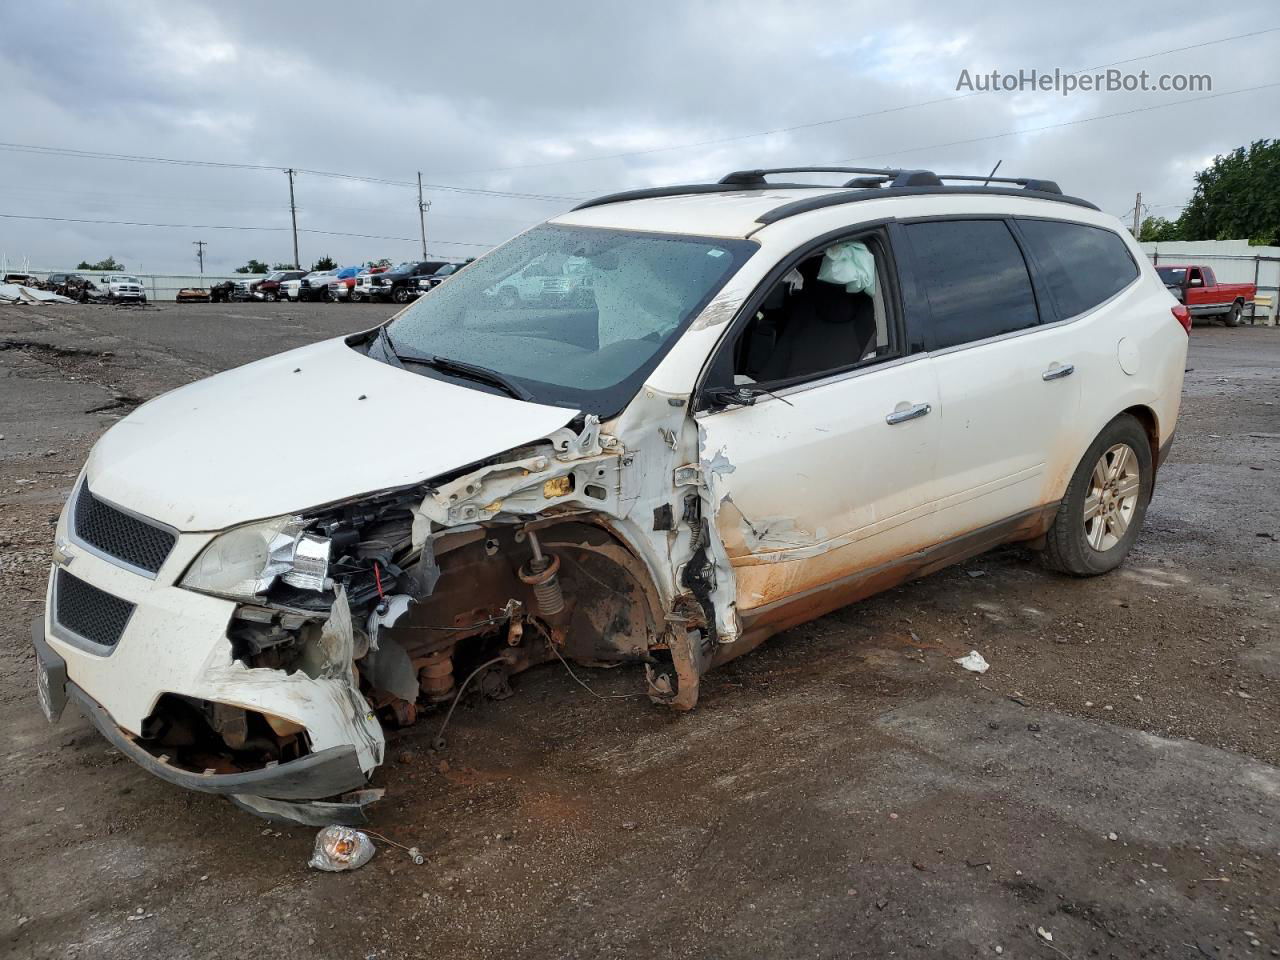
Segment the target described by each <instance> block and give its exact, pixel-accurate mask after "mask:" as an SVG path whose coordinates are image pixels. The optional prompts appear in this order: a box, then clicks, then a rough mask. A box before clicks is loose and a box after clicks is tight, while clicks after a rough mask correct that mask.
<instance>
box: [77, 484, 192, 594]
mask: <svg viewBox="0 0 1280 960" xmlns="http://www.w3.org/2000/svg"><path fill="white" fill-rule="evenodd" d="M72 523H73V527H74V529H75V532H76V536H77V537H78V538H79V539H81V540H83V541H84V542H85V543H87V544H89V546H91V547H96V548H97V549H99V550H101V551H102V552H103V553H105V554H108V555H109V556H112V557H115V558H116V559H118V560H123V561H124V562H125V563H127V564H129V565H130V566H133V567H138V568H139V569H141V570H146V571H148V572H150V573H156V572H158V571H159V569H160V566H161V564H163V563H164V561H165V558H166V557H168V556H169V551H170V550H172V549H173V545H174V543H176V542H177V538H176V537H175V536H174V535H173V534H172V533H170V532H169V531H168V530H162V529H160V528H159V527H156V526H152V525H151V524H149V523H147V522H146V521H145V520H139V519H138V518H137V517H134V516H130V515H129V514H127V513H124V512H123V511H121V510H117V509H116V508H115V507H113V506H111V505H110V504H108V503H104V502H103V501H101V500H99V499H98V498H97V497H95V496H94V495H93V494H92V493H90V492H89V484H88V483H82V484H80V491H79V492H78V493H77V494H76V502H75V509H74V511H73V513H72Z"/></svg>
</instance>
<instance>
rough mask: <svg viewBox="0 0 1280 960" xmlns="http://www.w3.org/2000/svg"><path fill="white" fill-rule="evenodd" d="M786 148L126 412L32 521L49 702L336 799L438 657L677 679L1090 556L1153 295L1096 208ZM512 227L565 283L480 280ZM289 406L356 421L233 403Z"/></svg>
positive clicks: (1165, 438)
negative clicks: (911, 586)
mask: <svg viewBox="0 0 1280 960" xmlns="http://www.w3.org/2000/svg"><path fill="white" fill-rule="evenodd" d="M797 172H802V171H794V170H788V171H745V172H742V173H736V174H731V175H730V176H728V177H726V178H725V180H723V181H722V182H720V183H718V184H698V185H692V186H687V187H679V188H663V189H654V190H642V191H636V192H632V193H627V194H619V195H614V196H610V197H604V198H601V199H598V200H594V201H591V202H588V203H585V204H583V205H582V206H581V207H579V208H578V209H576V210H574V211H572V212H570V213H566V214H564V215H562V216H559V217H556V218H555V219H554V220H552V221H550V222H548V223H545V224H543V225H542V226H540V227H537V228H535V229H532V230H530V231H528V232H527V233H524V234H522V235H520V236H518V237H516V238H515V239H513V240H511V241H510V242H508V243H506V244H505V245H503V246H502V247H499V248H498V249H496V250H494V251H492V252H491V253H489V254H487V255H486V256H484V257H482V258H481V259H479V260H477V261H476V262H475V263H473V264H471V265H470V266H468V267H467V269H466V270H464V271H462V272H460V273H459V274H458V275H457V276H456V277H453V278H452V279H451V280H450V282H449V283H446V284H443V285H442V286H441V287H440V288H439V289H438V290H436V291H434V292H433V293H432V294H431V296H429V297H424V298H422V299H421V300H418V301H417V302H415V303H414V304H413V305H411V306H409V307H408V308H406V309H405V310H403V311H401V312H400V313H399V314H398V315H397V316H396V317H395V318H394V319H393V320H391V321H390V322H389V323H387V324H386V325H385V326H382V327H377V328H374V329H372V330H368V331H365V332H364V333H360V334H356V335H354V336H349V337H345V338H339V339H335V340H328V341H324V342H321V343H317V344H314V345H312V346H309V347H304V348H301V349H298V350H294V351H291V352H289V353H286V354H283V355H280V356H277V357H272V358H268V359H265V360H261V361H259V362H257V363H253V364H250V365H248V366H245V367H241V368H239V369H236V370H231V371H228V372H225V373H221V374H218V375H217V376H214V377H211V378H209V379H207V380H204V381H201V382H199V383H194V384H191V385H189V386H187V387H184V388H182V389H179V390H176V391H174V392H172V393H169V394H165V395H164V396H161V397H158V398H156V399H155V400H152V401H151V402H149V403H147V404H145V405H143V406H142V407H140V408H138V409H137V410H136V411H134V412H133V413H132V414H130V415H129V416H128V417H127V418H126V419H125V420H124V421H123V422H122V423H121V424H120V425H118V426H116V427H113V428H112V429H111V430H110V431H108V432H107V434H106V435H105V436H104V437H103V438H102V439H101V440H100V441H99V442H98V444H97V446H96V447H95V448H94V450H93V452H92V454H91V455H90V457H89V461H88V463H87V464H86V466H85V468H84V470H83V472H82V473H81V475H80V478H79V480H78V481H77V484H76V486H75V489H74V493H73V494H72V496H71V499H70V501H69V503H68V505H67V507H66V509H65V510H64V511H63V514H62V517H61V519H60V520H59V523H58V527H57V535H56V536H57V539H56V544H55V548H54V559H53V570H52V576H51V578H50V582H49V591H48V603H47V612H46V616H45V617H44V619H42V620H41V621H38V622H37V623H36V624H35V627H34V640H35V646H36V649H37V653H38V661H39V665H40V666H39V670H38V679H39V692H40V699H41V702H42V704H43V706H44V709H45V711H46V713H47V714H48V715H49V716H50V717H51V718H56V716H57V715H58V713H59V712H60V711H61V709H62V706H63V704H64V703H65V702H66V701H67V700H68V699H70V700H72V701H74V702H75V703H76V704H77V705H78V706H79V707H80V708H81V709H82V710H83V711H85V712H86V713H87V714H88V715H89V716H90V718H91V719H93V721H94V722H95V723H96V724H97V726H98V727H99V729H100V730H101V731H102V732H103V734H104V735H105V736H106V737H107V738H108V739H109V740H110V741H111V742H112V743H113V744H114V745H115V746H116V747H117V748H118V749H120V750H121V751H122V752H123V753H125V754H126V755H127V756H129V757H130V758H132V759H133V760H135V761H137V762H138V763H140V764H141V765H143V766H144V767H146V768H147V769H148V770H150V771H151V772H153V773H155V774H156V775H158V776H161V777H163V778H165V779H167V780H170V781H172V782H174V783H177V784H179V785H182V786H185V787H189V788H193V789H196V790H205V791H209V792H214V793H222V794H228V795H231V796H232V797H233V798H234V799H235V800H236V802H237V803H239V804H241V805H242V806H244V807H246V808H248V809H251V810H254V811H256V812H258V813H261V814H264V815H269V816H274V817H283V818H288V819H294V820H297V821H300V822H326V823H327V822H333V821H334V820H335V819H348V820H358V819H359V818H360V817H361V816H362V809H363V804H364V803H365V802H366V801H367V799H368V798H369V797H370V796H372V795H373V794H372V793H370V792H361V793H354V794H351V793H348V792H349V791H354V790H356V788H359V787H361V786H363V785H364V784H365V783H366V782H367V780H368V777H369V775H370V774H371V773H372V772H373V770H374V768H375V767H377V766H378V765H379V764H380V763H381V762H382V760H383V752H384V739H383V725H384V724H393V725H403V724H409V723H412V722H414V720H415V719H416V717H417V716H418V715H419V713H420V712H422V711H425V710H429V709H440V708H441V707H444V706H446V705H448V704H450V703H455V702H456V701H457V699H458V697H460V696H461V694H462V692H463V691H464V689H465V688H466V687H467V685H468V683H475V684H476V685H477V686H478V688H479V689H480V690H482V691H484V692H486V693H489V694H491V695H493V696H502V695H505V694H507V693H509V692H510V688H509V687H508V685H507V684H508V680H509V678H510V677H511V676H512V675H513V674H516V673H518V672H520V671H521V670H524V669H526V668H528V667H530V666H533V665H536V664H541V663H547V662H551V663H555V662H556V661H565V662H568V661H574V662H576V663H579V664H583V665H599V664H617V663H632V664H636V665H642V666H643V674H642V679H641V683H642V684H643V689H645V690H647V692H648V694H649V695H650V696H651V697H652V698H653V699H654V700H655V701H658V702H661V703H666V704H669V705H671V706H673V707H676V708H679V709H689V708H691V707H693V706H694V704H695V702H696V700H697V697H698V685H699V677H700V676H701V675H702V674H703V673H704V672H705V671H707V670H709V669H712V668H714V667H716V666H718V665H720V664H723V663H724V662H726V661H727V660H730V659H731V658H733V657H735V656H738V655H739V654H741V653H744V652H746V651H748V650H750V649H751V648H752V647H754V646H755V645H757V644H759V643H760V642H761V641H763V640H764V639H765V638H767V637H769V636H770V635H772V634H774V633H777V632H779V631H781V630H784V629H786V628H787V627H790V626H793V625H795V624H798V623H801V622H803V621H806V620H809V619H812V618H814V617H817V616H820V615H822V614H824V613H826V612H828V611H831V610H834V609H836V608H838V607H840V606H842V605H845V604H848V603H851V602H854V601H857V600H859V599H861V598H863V597H866V596H868V595H869V594H872V593H874V592H876V591H879V590H883V589H885V588H886V587H889V586H891V585H893V584H896V583H899V582H901V581H903V580H906V579H908V578H910V577H914V576H918V575H922V574H925V573H928V572H930V571H933V570H937V569H939V568H940V567H942V566H944V565H945V564H948V563H954V562H956V561H958V560H962V559H964V558H966V557H970V556H973V555H974V554H977V553H980V552H981V551H984V550H987V549H989V548H990V547H993V546H995V545H996V544H1000V543H1004V542H1009V541H1019V542H1023V543H1026V544H1029V545H1030V546H1031V547H1032V548H1034V549H1038V550H1040V551H1041V552H1042V554H1043V556H1044V557H1045V559H1046V561H1047V562H1048V563H1049V565H1050V566H1052V567H1054V568H1056V569H1058V570H1062V571H1065V572H1067V573H1070V574H1074V575H1078V576H1087V575H1093V574H1100V573H1105V572H1106V571H1109V570H1111V569H1113V568H1114V567H1115V566H1117V565H1118V564H1119V563H1121V561H1122V560H1123V559H1124V557H1125V555H1126V554H1127V553H1128V551H1129V549H1130V547H1131V546H1132V544H1133V542H1134V539H1135V538H1136V537H1137V536H1138V532H1139V529H1140V527H1141V524H1142V520H1143V515H1144V512H1145V511H1146V508H1147V503H1148V501H1149V499H1150V497H1151V490H1152V484H1153V482H1154V480H1155V477H1156V470H1157V467H1158V465H1159V464H1160V462H1161V461H1162V460H1163V459H1164V456H1165V454H1166V452H1167V450H1168V446H1169V443H1170V441H1171V439H1172V437H1173V432H1174V425H1175V423H1176V421H1177V417H1178V406H1179V397H1180V391H1181V385H1182V374H1183V368H1184V361H1185V359H1186V352H1187V329H1186V328H1187V327H1188V324H1189V319H1188V317H1187V314H1186V311H1185V308H1183V307H1182V306H1181V305H1180V304H1178V303H1177V302H1176V301H1175V300H1174V299H1173V297H1171V296H1170V295H1169V293H1168V291H1167V290H1166V289H1165V287H1164V285H1163V284H1162V283H1161V282H1160V279H1159V277H1158V276H1157V275H1156V273H1155V271H1154V269H1153V268H1152V267H1151V265H1150V264H1149V263H1148V262H1147V260H1146V258H1145V257H1144V256H1143V255H1142V252H1141V250H1140V249H1139V248H1138V247H1137V245H1136V244H1135V243H1134V241H1133V239H1132V238H1131V237H1130V236H1129V235H1128V234H1127V233H1126V232H1125V230H1124V228H1123V227H1122V226H1121V225H1120V223H1119V222H1118V221H1117V220H1116V218H1115V217H1112V216H1108V215H1106V214H1103V213H1100V212H1099V211H1098V210H1097V208H1095V207H1094V206H1093V205H1092V204H1090V203H1087V202H1085V201H1083V200H1078V199H1074V198H1071V197H1067V196H1064V195H1063V194H1062V193H1061V191H1060V190H1059V189H1058V188H1057V186H1056V185H1054V184H1053V183H1050V182H1048V181H1025V180H1000V181H992V185H981V186H979V185H975V184H973V183H972V181H973V180H974V179H975V178H971V177H969V178H966V177H956V178H951V177H938V176H935V175H934V174H932V173H929V172H927V171H897V170H876V171H865V170H847V171H845V170H840V171H839V172H841V173H845V172H847V173H848V174H852V175H856V179H853V180H851V181H850V182H849V183H847V184H845V185H844V186H823V185H811V184H775V183H770V182H769V181H768V180H767V176H766V175H767V174H771V173H793V174H794V173H797ZM822 172H824V173H828V174H829V173H830V172H832V171H831V169H830V168H826V169H825V170H823V171H822ZM977 179H981V178H977ZM533 263H538V264H540V265H541V266H542V268H543V269H545V270H549V271H551V272H552V273H553V274H556V273H559V274H561V275H564V274H565V273H566V264H568V265H570V266H572V267H573V270H572V273H573V275H575V276H581V277H582V279H583V283H582V285H581V289H582V290H585V291H589V296H584V297H575V298H570V299H568V300H560V299H551V300H539V301H536V302H534V301H529V300H525V299H524V298H523V297H520V298H517V299H516V302H514V303H511V302H504V301H503V300H501V299H500V298H497V297H495V296H494V295H493V293H492V291H494V290H498V289H501V285H502V283H503V282H504V280H506V279H508V278H511V277H513V276H516V275H518V274H520V273H521V272H522V271H524V270H526V268H527V267H528V266H529V265H530V264H533ZM299 410H305V411H307V412H308V415H309V416H311V417H312V418H313V419H315V420H316V422H323V423H324V425H325V427H324V429H325V431H326V433H327V434H328V435H332V436H339V437H358V438H359V443H358V444H357V445H354V446H353V445H350V444H349V445H347V447H342V446H341V445H339V446H338V447H333V446H332V445H330V446H328V447H325V448H324V449H323V450H321V449H319V448H317V447H316V444H315V439H314V437H313V436H311V435H310V434H308V433H307V432H306V431H302V432H298V431H288V430H286V431H280V430H275V431H270V430H267V431H264V430H261V429H257V428H255V427H253V426H251V425H255V424H261V423H262V421H263V417H264V416H267V417H270V416H271V415H272V413H273V412H275V413H278V414H280V415H282V416H286V417H288V416H292V415H293V413H295V412H296V411H299ZM245 464H257V465H258V469H251V470H246V469H245ZM446 722H447V720H446ZM325 798H328V799H329V802H325V803H322V804H317V803H316V801H319V800H321V799H325Z"/></svg>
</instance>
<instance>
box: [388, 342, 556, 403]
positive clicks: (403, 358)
mask: <svg viewBox="0 0 1280 960" xmlns="http://www.w3.org/2000/svg"><path fill="white" fill-rule="evenodd" d="M378 340H380V341H381V343H382V348H383V350H384V351H385V352H386V354H387V356H389V357H392V358H394V359H395V360H396V361H397V362H398V363H399V364H400V365H401V366H403V365H404V364H406V363H419V364H422V366H424V367H431V368H432V369H434V370H440V371H443V372H444V373H453V374H457V375H458V376H460V377H466V378H467V379H469V380H479V381H480V382H482V383H489V384H492V385H493V386H495V387H498V388H500V389H502V390H504V391H506V392H507V393H509V394H510V395H511V396H513V397H515V398H516V399H517V400H524V401H526V402H529V401H532V400H533V394H532V393H530V392H529V391H528V390H526V389H525V388H524V387H522V386H520V384H518V383H516V382H515V381H514V380H512V379H510V378H509V377H507V376H506V375H504V374H501V373H499V372H498V371H497V370H490V369H489V368H488V367H482V366H480V365H479V364H475V363H467V362H465V361H463V360H453V359H451V358H449V357H438V356H436V355H435V354H432V353H413V352H409V351H402V350H400V349H398V348H397V347H396V343H395V341H394V340H392V339H391V331H390V330H388V329H387V327H386V326H385V325H384V326H381V327H379V328H378Z"/></svg>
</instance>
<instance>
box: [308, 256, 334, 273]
mask: <svg viewBox="0 0 1280 960" xmlns="http://www.w3.org/2000/svg"><path fill="white" fill-rule="evenodd" d="M311 269H312V270H337V269H338V261H337V260H335V259H333V257H321V258H320V259H319V260H317V261H316V262H315V263H313V264H312V265H311Z"/></svg>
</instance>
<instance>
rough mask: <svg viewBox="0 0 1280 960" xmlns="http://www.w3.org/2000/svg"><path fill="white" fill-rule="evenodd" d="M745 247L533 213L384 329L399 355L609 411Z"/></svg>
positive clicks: (623, 400) (550, 399)
mask: <svg viewBox="0 0 1280 960" xmlns="http://www.w3.org/2000/svg"><path fill="white" fill-rule="evenodd" d="M755 250H756V245H755V244H754V243H751V242H750V241H747V240H725V239H719V238H708V237H693V236H675V235H667V234H652V233H633V232H629V231H622V230H602V229H596V228H588V227H568V226H558V225H554V224H543V225H542V226H540V227H535V228H534V229H533V230H530V231H529V232H527V233H524V234H522V235H521V236H519V237H516V238H515V239H514V240H511V241H510V242H508V243H506V244H504V245H503V246H501V247H499V248H498V249H497V250H494V251H493V252H492V253H489V254H487V255H486V256H484V257H482V258H481V259H479V260H477V261H475V262H474V263H471V264H469V265H468V266H467V269H466V270H462V271H459V272H458V273H457V275H456V276H455V277H453V278H452V279H450V281H449V282H448V283H446V284H442V285H441V286H440V287H438V288H437V289H436V290H434V291H432V293H431V295H430V296H428V297H423V298H422V299H420V300H418V301H417V302H416V303H415V304H414V305H413V306H411V307H410V308H409V309H408V310H406V311H405V312H404V313H402V314H401V315H400V316H399V317H398V318H397V319H396V320H394V321H393V322H392V323H391V324H390V326H388V328H387V330H388V332H389V333H390V335H391V339H392V341H393V342H394V344H395V349H396V350H397V351H398V352H400V353H401V354H403V355H405V356H414V355H418V356H439V357H445V358H448V359H450V360H456V361H461V362H464V363H467V364H471V365H473V366H480V367H486V368H488V369H489V370H493V371H497V372H498V373H500V374H502V375H503V376H504V377H506V378H508V379H510V380H512V381H514V382H516V383H517V384H519V385H520V386H521V387H523V388H525V389H526V390H527V391H528V393H529V394H531V395H532V397H533V399H534V400H536V401H537V402H539V403H547V404H554V405H557V406H564V407H574V408H577V409H580V410H583V411H585V412H587V413H595V414H599V415H600V416H602V417H603V416H611V415H613V414H615V413H617V412H619V411H620V410H621V409H622V408H623V407H624V406H625V405H626V404H627V402H628V401H629V400H630V399H631V397H632V396H633V395H634V394H635V392H636V391H637V390H638V389H639V388H640V385H641V383H643V382H644V378H645V377H647V376H648V375H649V373H650V372H651V371H652V370H653V368H654V367H656V366H657V365H658V361H659V360H661V359H662V357H663V355H665V353H666V352H667V350H668V349H669V348H670V346H671V344H672V343H674V342H675V338H676V336H677V335H678V334H679V333H680V332H681V331H682V330H683V329H684V327H685V326H686V325H687V324H688V323H689V322H690V321H691V320H692V319H693V318H694V317H695V316H696V315H697V314H698V313H699V312H700V311H701V310H702V308H703V307H704V306H706V304H707V303H708V302H709V301H710V300H711V298H712V297H713V296H715V294H716V292H717V291H718V290H719V289H720V287H721V286H722V285H723V284H724V282H725V281H726V280H727V279H728V278H729V277H730V276H732V275H733V274H734V273H735V272H736V271H737V270H738V268H739V267H740V266H741V265H742V264H743V262H745V261H746V260H747V258H748V257H750V256H751V254H752V253H753V252H754V251H755ZM411 369H414V370H415V371H417V372H422V373H426V374H427V375H432V376H437V375H439V373H438V372H437V371H436V370H433V369H429V368H425V367H418V366H413V367H411Z"/></svg>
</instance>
